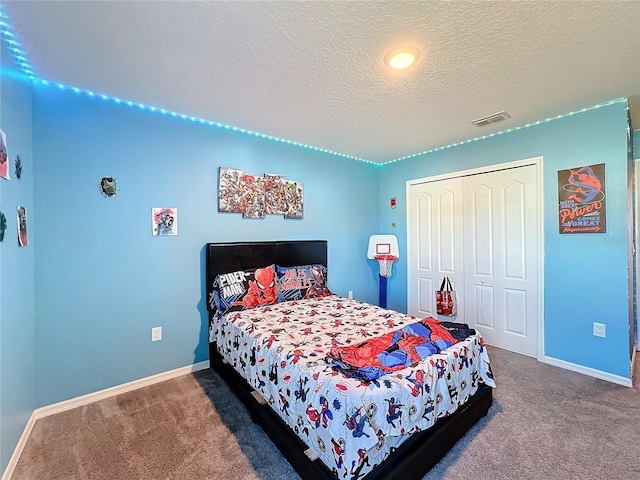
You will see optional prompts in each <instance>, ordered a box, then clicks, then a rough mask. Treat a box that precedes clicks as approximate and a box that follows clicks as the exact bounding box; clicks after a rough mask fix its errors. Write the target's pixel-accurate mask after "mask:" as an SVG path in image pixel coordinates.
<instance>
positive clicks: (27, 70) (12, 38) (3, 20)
mask: <svg viewBox="0 0 640 480" xmlns="http://www.w3.org/2000/svg"><path fill="white" fill-rule="evenodd" d="M0 32H1V34H2V37H3V38H4V41H5V43H6V44H7V46H8V47H9V50H11V53H12V55H13V58H14V59H15V61H16V64H17V65H18V66H19V67H20V69H21V70H22V72H23V73H24V74H25V75H27V76H28V77H29V79H30V80H31V81H32V82H33V83H34V84H38V85H44V86H50V87H57V88H59V89H60V90H66V91H70V92H73V93H77V94H82V95H86V96H88V97H92V98H100V99H102V100H105V101H108V102H112V103H116V104H118V105H126V106H128V107H132V108H136V109H139V110H144V111H148V112H152V113H158V114H161V115H165V116H168V117H172V118H178V119H181V120H187V121H190V122H193V123H197V124H200V125H207V126H210V127H214V128H219V129H222V130H227V131H230V132H236V133H241V134H244V135H249V136H252V137H257V138H261V139H264V140H270V141H273V142H277V143H283V144H285V145H291V146H294V147H299V148H303V149H305V150H311V151H313V152H319V153H325V154H328V155H333V156H336V157H342V158H347V159H349V160H356V161H359V162H364V163H369V164H372V165H378V163H377V162H372V161H370V160H365V159H364V158H359V157H355V156H353V155H347V154H344V153H339V152H334V151H332V150H328V149H326V148H320V147H314V146H313V145H307V144H304V143H300V142H295V141H293V140H287V139H284V138H279V137H275V136H273V135H267V134H264V133H260V132H255V131H253V130H248V129H246V128H241V127H235V126H233V125H227V124H224V123H220V122H214V121H212V120H206V119H204V118H198V117H194V116H192V115H187V114H184V113H179V112H174V111H171V110H166V109H164V108H159V107H154V106H152V105H146V104H144V103H139V102H134V101H131V100H123V99H121V98H117V97H112V96H111V95H106V94H104V93H96V92H93V91H91V90H84V89H81V88H77V87H72V86H68V85H65V84H63V83H58V82H53V81H49V80H45V79H43V78H39V77H38V76H37V75H36V73H35V70H34V69H33V67H32V66H31V63H30V62H29V60H28V58H27V53H26V51H25V50H24V48H23V47H22V44H21V43H20V40H19V39H18V37H17V35H16V33H15V29H14V28H13V26H12V25H11V23H10V21H9V15H7V13H6V12H5V11H4V10H3V9H2V5H1V4H0Z"/></svg>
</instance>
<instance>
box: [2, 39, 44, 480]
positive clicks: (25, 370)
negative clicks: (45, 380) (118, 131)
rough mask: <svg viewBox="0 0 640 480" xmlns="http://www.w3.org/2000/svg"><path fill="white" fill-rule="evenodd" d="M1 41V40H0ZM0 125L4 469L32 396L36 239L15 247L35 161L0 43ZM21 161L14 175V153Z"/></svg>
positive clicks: (20, 86)
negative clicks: (0, 136)
mask: <svg viewBox="0 0 640 480" xmlns="http://www.w3.org/2000/svg"><path fill="white" fill-rule="evenodd" d="M0 43H1V42H0ZM0 48H1V49H2V50H1V51H0V57H1V58H2V69H1V71H0V72H1V74H0V128H1V129H2V130H4V132H5V133H6V135H7V146H8V153H9V158H10V175H11V180H5V179H0V210H2V211H3V212H4V214H5V216H6V218H7V227H8V229H7V231H6V232H5V237H4V241H3V242H2V243H0V472H2V471H4V469H5V468H6V466H7V463H8V462H9V459H10V458H11V455H12V454H13V450H14V448H15V446H16V444H17V442H18V439H19V438H20V435H22V432H23V430H24V427H25V425H26V423H27V421H28V420H29V417H30V416H31V413H32V412H33V410H34V408H35V407H36V401H35V354H34V348H35V335H34V329H35V326H34V325H35V309H34V251H35V248H36V241H35V239H34V238H33V236H31V238H30V239H29V240H30V245H29V246H27V247H19V246H18V239H17V219H16V208H17V206H18V205H22V206H24V207H26V208H27V232H29V233H32V232H33V225H34V218H35V212H34V208H33V161H32V150H31V84H30V82H26V81H24V80H22V79H20V76H19V75H18V74H17V73H16V72H15V71H14V70H12V68H11V66H8V65H7V64H6V60H7V59H11V57H10V55H9V53H8V51H7V50H6V48H5V45H4V44H3V43H2V45H0ZM18 154H19V155H20V157H21V159H22V165H23V173H22V176H21V179H20V180H18V179H17V178H16V176H15V169H14V165H15V158H16V156H17V155H18Z"/></svg>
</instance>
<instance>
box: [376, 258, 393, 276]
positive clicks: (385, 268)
mask: <svg viewBox="0 0 640 480" xmlns="http://www.w3.org/2000/svg"><path fill="white" fill-rule="evenodd" d="M373 258H375V259H376V260H377V261H378V265H379V266H380V276H381V277H384V278H389V277H390V276H391V267H392V266H393V262H394V261H395V260H397V259H398V257H394V256H393V255H376V256H375V257H373Z"/></svg>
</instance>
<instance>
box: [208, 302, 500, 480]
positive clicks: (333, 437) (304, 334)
mask: <svg viewBox="0 0 640 480" xmlns="http://www.w3.org/2000/svg"><path fill="white" fill-rule="evenodd" d="M415 323H416V319H415V318H414V317H411V316H408V315H404V314H401V313H398V312H394V311H391V310H384V309H381V308H379V307H376V306H374V305H369V304H366V303H362V302H359V301H356V300H347V299H344V298H342V297H338V296H335V295H332V296H329V297H324V298H319V299H308V300H301V301H290V302H283V303H278V304H276V305H265V306H261V307H257V308H254V309H251V310H245V311H241V312H232V313H229V314H227V316H225V317H222V318H220V319H214V320H213V321H212V324H211V332H210V340H211V341H215V342H216V344H217V349H218V351H219V352H220V354H221V355H222V356H223V357H224V358H225V359H227V361H228V362H229V363H230V364H231V365H232V366H233V367H234V368H235V369H236V370H237V371H238V372H239V373H240V374H241V375H242V376H243V377H244V378H245V379H247V381H248V382H249V384H250V385H251V386H252V387H253V388H255V389H256V390H257V391H258V392H260V394H261V395H262V396H263V397H264V398H265V399H266V400H267V401H268V402H269V404H270V405H271V407H272V408H273V409H274V410H275V411H277V412H278V413H279V414H280V416H281V417H282V418H283V419H284V421H285V422H287V424H288V425H289V426H290V427H291V428H292V429H293V430H294V431H295V432H296V433H297V434H298V436H300V438H301V439H302V440H303V441H304V442H305V443H306V444H307V445H308V446H309V447H310V448H311V449H313V450H314V451H315V452H316V453H317V454H318V456H319V457H320V458H321V459H322V461H323V462H324V463H325V464H326V465H327V466H328V467H329V469H331V470H333V471H334V472H335V474H336V475H337V476H338V477H339V478H343V479H346V478H360V477H362V476H364V475H365V474H366V473H367V472H369V471H370V470H372V469H373V468H374V466H375V465H377V464H379V463H381V462H382V461H383V460H384V459H385V458H386V457H387V456H388V455H389V452H390V451H391V449H393V448H395V447H397V446H399V445H400V444H401V443H402V442H403V441H404V440H406V439H407V438H408V436H409V435H411V434H412V433H414V432H417V431H420V430H426V429H427V428H429V427H431V426H432V425H433V424H434V423H435V421H436V420H437V419H438V418H440V417H443V416H446V415H449V414H451V413H453V412H454V411H455V410H456V409H457V408H458V406H459V405H462V404H463V403H465V402H466V401H467V400H468V399H469V397H470V396H471V395H473V394H474V393H475V392H476V390H477V389H478V384H479V383H480V382H482V383H485V384H487V385H490V386H492V387H493V386H495V383H494V381H493V376H492V374H491V368H490V365H489V358H488V355H487V352H486V349H485V347H484V342H483V340H482V337H481V336H480V334H479V333H477V332H475V333H473V334H472V335H470V336H469V337H468V338H465V339H464V340H462V341H460V342H458V343H455V344H453V345H451V346H449V347H446V348H444V349H442V350H441V351H440V352H439V353H435V354H433V355H430V356H428V357H426V358H425V359H423V360H420V361H418V363H417V364H416V365H414V366H409V367H405V368H400V369H397V370H394V371H392V372H390V373H387V374H385V375H383V376H381V377H379V378H375V379H372V380H370V381H369V380H367V381H362V380H359V379H357V378H350V377H347V376H345V375H342V374H340V373H339V372H338V370H336V369H335V368H334V367H333V365H331V364H330V363H328V362H327V361H326V360H325V359H326V357H327V355H328V354H329V353H330V351H331V349H332V348H338V347H343V346H347V347H348V346H350V345H358V344H361V343H362V342H363V340H371V339H373V338H378V337H380V336H384V335H388V334H393V332H395V331H398V330H400V329H402V328H404V327H407V326H409V325H411V324H415ZM427 325H428V324H427ZM412 328H413V327H412ZM439 333H440V334H441V337H445V336H446V335H444V334H443V333H442V332H439ZM442 347H444V345H441V346H440V348H442ZM409 357H411V355H409ZM412 363H413V362H412Z"/></svg>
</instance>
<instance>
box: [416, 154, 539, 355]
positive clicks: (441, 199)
mask: <svg viewBox="0 0 640 480" xmlns="http://www.w3.org/2000/svg"><path fill="white" fill-rule="evenodd" d="M537 182H538V173H537V167H536V165H526V166H520V167H516V168H508V169H504V170H496V171H491V172H486V173H479V174H473V175H468V176H459V177H454V178H448V179H444V180H436V181H431V182H430V181H425V182H424V183H418V184H413V185H410V186H409V205H408V230H409V231H408V236H409V240H408V243H409V252H408V262H409V263H408V270H409V313H410V314H412V315H416V316H418V317H424V316H433V317H436V318H438V316H437V314H436V308H435V290H437V289H438V288H439V286H440V282H441V281H442V278H443V276H445V275H447V276H448V277H449V279H450V280H451V282H452V283H453V286H454V290H455V291H456V295H457V298H458V314H457V316H456V317H454V318H450V317H440V318H441V319H443V320H455V321H458V322H464V323H468V324H469V325H470V326H472V327H473V328H477V329H478V330H480V332H481V333H482V336H483V337H484V338H485V341H486V342H487V343H488V344H489V345H494V346H497V347H500V348H504V349H507V350H511V351H514V352H518V353H522V354H524V355H529V356H533V357H535V356H537V353H538V330H539V329H538V322H539V312H538V310H539V299H538V288H539V284H538V275H539V273H538V269H539V245H538V243H539V240H538V237H539V235H538V233H539V232H538V224H539V221H538V208H539V198H538V196H539V194H538V183H537Z"/></svg>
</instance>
